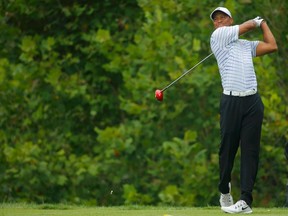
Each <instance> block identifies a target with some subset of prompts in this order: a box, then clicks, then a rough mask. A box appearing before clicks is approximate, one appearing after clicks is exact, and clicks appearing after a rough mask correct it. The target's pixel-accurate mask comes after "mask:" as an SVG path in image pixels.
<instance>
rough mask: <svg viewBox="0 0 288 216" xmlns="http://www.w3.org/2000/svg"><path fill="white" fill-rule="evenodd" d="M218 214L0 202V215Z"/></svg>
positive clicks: (214, 210)
mask: <svg viewBox="0 0 288 216" xmlns="http://www.w3.org/2000/svg"><path fill="white" fill-rule="evenodd" d="M20 215H21V216H54V215H59V216H60V215H61V216H76V215H77V216H90V215H91V216H92V215H93V216H188V215H189V216H190V215H191V216H192V215H193V216H198V215H199V216H205V215H211V216H218V215H224V216H225V215H226V216H227V215H228V214H225V213H223V212H222V211H221V210H220V208H219V207H204V208H192V207H191V208H190V207H183V208H182V207H145V206H123V207H84V206H69V205H48V204H47V205H45V204H43V205H29V204H0V216H20ZM252 215H253V216H258V215H259V216H260V215H261V216H262V215H271V216H279V215H280V216H281V215H288V209H287V208H269V209H268V208H267V209H266V208H253V214H252Z"/></svg>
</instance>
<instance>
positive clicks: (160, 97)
mask: <svg viewBox="0 0 288 216" xmlns="http://www.w3.org/2000/svg"><path fill="white" fill-rule="evenodd" d="M163 96H164V95H163V92H162V91H161V90H159V89H157V90H156V91H155V98H156V99H157V100H158V101H162V100H163Z"/></svg>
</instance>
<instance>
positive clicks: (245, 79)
mask: <svg viewBox="0 0 288 216" xmlns="http://www.w3.org/2000/svg"><path fill="white" fill-rule="evenodd" d="M216 59H217V62H218V66H219V72H220V75H221V80H222V86H223V89H225V90H228V91H248V90H251V89H257V80H256V75H255V71H254V66H253V61H252V50H251V42H249V41H247V40H237V41H235V42H233V43H232V44H230V46H229V47H227V49H222V50H220V51H219V50H218V52H217V55H216Z"/></svg>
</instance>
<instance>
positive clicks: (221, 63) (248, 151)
mask: <svg viewBox="0 0 288 216" xmlns="http://www.w3.org/2000/svg"><path fill="white" fill-rule="evenodd" d="M210 18H211V20H212V21H213V23H214V27H215V31H214V32H213V33H212V35H211V38H210V45H211V49H212V52H213V53H214V56H215V57H216V59H217V63H218V67H219V72H220V76H221V82H222V87H223V94H222V97H221V101H220V130H221V144H220V149H219V166H220V181H219V186H218V188H219V191H220V192H221V195H220V205H221V209H222V210H223V211H224V212H227V213H252V209H251V205H252V201H253V198H252V190H253V187H254V183H255V179H256V175H257V171H258V162H259V149H260V137H261V127H262V120H263V114H264V106H263V103H262V100H261V97H260V95H259V94H258V93H257V80H256V74H255V71H254V65H253V61H252V57H256V56H262V55H264V54H268V53H271V52H275V51H276V50H277V44H276V41H275V38H274V36H273V34H272V32H271V31H270V29H269V27H268V25H267V23H266V22H265V20H264V19H262V18H261V17H256V18H255V19H252V20H248V21H246V22H244V23H242V24H240V25H232V24H233V18H232V15H231V13H230V11H229V10H228V9H227V8H224V7H218V8H216V9H215V10H214V11H213V12H212V13H211V14H210ZM257 27H260V28H261V30H262V34H263V41H248V40H242V39H239V36H240V35H243V34H244V33H246V32H249V31H252V30H254V29H256V28H257ZM239 145H240V147H241V171H240V179H241V196H240V199H239V201H237V202H236V203H235V204H233V198H232V196H231V194H230V190H231V187H230V181H231V172H232V169H233V163H234V159H235V155H236V153H237V150H238V147H239Z"/></svg>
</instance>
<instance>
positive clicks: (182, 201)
mask: <svg viewBox="0 0 288 216" xmlns="http://www.w3.org/2000/svg"><path fill="white" fill-rule="evenodd" d="M272 2H273V3H272ZM287 5H288V3H287V2H286V1H277V2H275V1H269V0H267V1H258V0H242V1H232V0H226V1H212V0H203V1H195V0H182V1H178V0H165V1H151V0H138V1H136V0H117V1H116V0H102V1H92V0H90V1H89V0H86V1H84V0H83V1H80V0H79V1H70V0H69V1H68V0H43V1H36V0H25V1H24V0H2V1H1V3H0V14H1V16H0V45H1V49H0V142H1V145H0V197H1V201H2V202H10V201H26V202H37V203H42V202H53V203H56V202H67V203H76V204H87V205H122V204H149V205H157V204H169V205H187V206H206V205H218V198H219V194H218V190H217V184H218V145H219V125H218V121H219V114H218V103H219V98H220V95H221V90H222V89H221V83H220V77H219V74H218V67H217V63H216V60H215V58H214V57H211V58H210V59H208V60H207V61H205V62H204V63H203V64H202V65H201V66H199V67H198V68H197V69H195V70H194V71H193V72H192V73H190V74H189V75H187V77H185V78H184V79H182V80H181V81H179V82H178V83H177V84H175V86H173V87H171V88H170V89H169V90H168V91H167V92H165V96H164V101H163V102H162V103H160V102H158V101H156V100H155V98H154V91H155V90H156V89H157V88H159V89H161V88H163V87H164V86H166V85H167V84H169V83H170V82H171V81H172V80H174V79H176V78H177V77H178V76H180V75H181V74H182V73H183V72H185V71H186V70H188V69H189V68H190V67H192V66H193V65H195V64H196V63H197V62H199V61H200V60H201V59H203V58H204V57H205V56H207V55H208V54H209V53H210V52H211V51H210V46H209V39H210V35H211V33H212V32H213V25H212V23H211V20H210V19H209V15H210V12H211V11H212V10H213V9H214V8H215V7H217V6H225V7H228V8H229V9H230V10H231V12H232V14H233V17H234V21H235V23H241V22H243V21H246V20H248V19H252V18H254V17H256V16H258V15H261V16H262V17H264V18H265V20H267V22H268V24H269V26H270V27H271V30H272V32H273V33H274V35H275V37H276V39H277V43H278V47H279V51H278V53H275V54H271V55H268V56H264V57H260V58H255V60H254V63H255V68H256V73H257V76H258V83H259V92H260V94H261V95H262V99H263V102H264V104H265V120H264V125H263V133H262V150H261V160H260V170H259V174H258V178H257V184H256V188H255V192H254V193H255V203H256V204H255V205H259V206H283V205H284V203H285V184H286V181H287V162H286V161H285V156H284V146H285V143H287V139H288V129H287V128H288V122H287V111H288V110H287V104H288V103H287V100H288V99H287V93H288V86H287V81H288V73H287V59H286V56H287V52H288V45H287V44H288V43H287V40H288V32H287V29H288V26H287V25H288V22H287V16H286V11H287V9H288V6H287ZM243 38H246V39H249V40H261V30H260V29H259V30H256V31H254V32H251V33H249V34H246V35H245V36H244V37H243ZM237 157H239V155H238V156H237ZM238 165H239V162H238V160H236V164H235V169H234V173H235V175H234V178H233V181H232V184H233V186H234V188H235V190H234V191H233V194H234V195H235V197H237V195H239V191H237V190H236V189H237V188H238V187H239V175H238V173H239V166H238Z"/></svg>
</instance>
